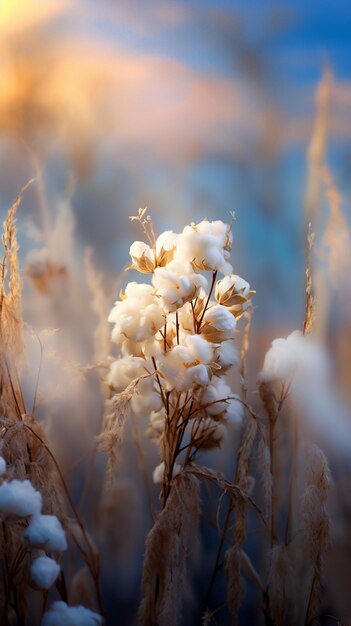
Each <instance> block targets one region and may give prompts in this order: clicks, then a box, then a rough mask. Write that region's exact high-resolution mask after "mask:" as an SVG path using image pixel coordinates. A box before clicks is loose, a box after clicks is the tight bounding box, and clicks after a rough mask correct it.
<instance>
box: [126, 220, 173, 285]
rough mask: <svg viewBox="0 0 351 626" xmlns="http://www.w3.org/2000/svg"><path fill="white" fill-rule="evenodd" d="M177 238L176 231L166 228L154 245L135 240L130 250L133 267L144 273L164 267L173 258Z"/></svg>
mask: <svg viewBox="0 0 351 626" xmlns="http://www.w3.org/2000/svg"><path fill="white" fill-rule="evenodd" d="M176 239H177V235H176V234H175V233H173V232H172V231H171V230H166V231H165V232H164V233H161V235H159V237H157V239H156V242H155V245H154V247H151V246H149V245H148V244H147V243H145V242H144V241H134V243H133V244H132V245H131V247H130V250H129V254H130V256H131V258H132V261H133V266H132V267H133V268H135V269H137V270H138V271H139V272H142V273H143V274H149V273H152V272H153V271H154V270H155V268H156V267H163V266H164V265H166V264H167V263H169V262H170V261H171V260H172V258H173V254H174V250H175V245H176Z"/></svg>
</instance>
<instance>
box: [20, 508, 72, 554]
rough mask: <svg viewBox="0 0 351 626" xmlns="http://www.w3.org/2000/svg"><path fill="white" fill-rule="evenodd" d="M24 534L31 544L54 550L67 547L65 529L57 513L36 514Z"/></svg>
mask: <svg viewBox="0 0 351 626" xmlns="http://www.w3.org/2000/svg"><path fill="white" fill-rule="evenodd" d="M23 534H24V537H25V538H26V539H27V540H28V542H29V544H30V545H31V546H34V547H37V548H43V549H45V550H53V551H56V550H57V551H63V550H66V549H67V541H66V535H65V531H64V530H63V528H62V525H61V522H60V520H59V519H58V518H57V517H56V515H40V514H39V515H34V516H33V517H32V519H31V520H30V522H29V524H28V526H27V528H26V529H25V531H24V533H23Z"/></svg>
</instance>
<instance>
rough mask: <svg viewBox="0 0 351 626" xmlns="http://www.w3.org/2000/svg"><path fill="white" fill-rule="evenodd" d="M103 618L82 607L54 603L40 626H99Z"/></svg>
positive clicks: (60, 602)
mask: <svg viewBox="0 0 351 626" xmlns="http://www.w3.org/2000/svg"><path fill="white" fill-rule="evenodd" d="M102 624H103V618H102V617H101V615H99V614H98V613H94V612H93V611H91V610H90V609H87V608H85V607H84V606H80V605H79V606H68V605H67V604H66V602H62V601H58V602H54V603H53V604H52V605H51V607H50V609H49V610H48V611H47V613H45V615H44V617H43V620H42V622H41V626H100V625H102Z"/></svg>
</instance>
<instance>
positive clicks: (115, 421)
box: [97, 378, 141, 480]
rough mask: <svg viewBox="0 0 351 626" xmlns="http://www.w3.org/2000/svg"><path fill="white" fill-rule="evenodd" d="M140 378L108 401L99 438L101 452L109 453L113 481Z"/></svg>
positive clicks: (109, 473)
mask: <svg viewBox="0 0 351 626" xmlns="http://www.w3.org/2000/svg"><path fill="white" fill-rule="evenodd" d="M140 380H141V379H140V378H137V379H135V380H133V381H132V382H131V383H130V384H129V385H128V387H126V389H125V390H124V391H122V392H121V393H117V394H115V395H114V396H112V398H111V399H110V400H107V401H106V406H105V415H104V424H103V430H102V432H101V433H100V435H99V436H98V438H97V440H98V445H99V450H100V451H101V452H106V453H107V471H108V477H109V478H110V479H111V480H112V478H113V471H114V468H115V466H116V464H117V461H118V456H117V454H118V450H119V447H120V445H121V443H122V439H123V431H124V425H125V423H126V420H127V419H128V416H129V414H130V411H131V406H130V401H131V399H132V397H133V394H134V393H135V392H136V391H137V388H138V385H139V382H140Z"/></svg>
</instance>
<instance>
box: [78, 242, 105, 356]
mask: <svg viewBox="0 0 351 626" xmlns="http://www.w3.org/2000/svg"><path fill="white" fill-rule="evenodd" d="M84 265H85V275H86V279H87V283H88V287H89V291H90V294H91V308H92V311H93V312H94V313H95V314H96V316H97V318H98V323H97V325H96V328H95V333H94V358H95V360H96V361H97V362H98V363H100V362H103V361H105V360H106V358H107V357H108V355H109V353H110V341H111V339H110V328H109V325H108V322H107V318H108V314H109V312H110V308H111V302H110V298H108V297H107V295H106V293H105V291H104V288H103V284H102V276H101V274H99V273H98V271H97V269H96V267H95V265H94V262H93V251H92V249H91V248H87V249H86V250H85V255H84Z"/></svg>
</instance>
